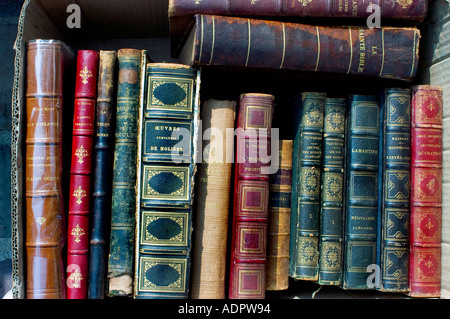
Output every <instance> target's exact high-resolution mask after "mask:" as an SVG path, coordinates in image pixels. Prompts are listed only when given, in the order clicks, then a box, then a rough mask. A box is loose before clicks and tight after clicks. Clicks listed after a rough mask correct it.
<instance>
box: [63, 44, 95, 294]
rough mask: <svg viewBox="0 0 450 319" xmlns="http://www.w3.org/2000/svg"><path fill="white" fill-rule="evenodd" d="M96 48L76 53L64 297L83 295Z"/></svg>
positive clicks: (87, 232) (89, 207) (89, 203)
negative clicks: (65, 294) (65, 291)
mask: <svg viewBox="0 0 450 319" xmlns="http://www.w3.org/2000/svg"><path fill="white" fill-rule="evenodd" d="M97 74H98V52H97V51H92V50H80V51H78V54H77V68H76V74H75V76H76V81H75V99H74V114H73V129H72V158H71V162H70V184H69V185H70V187H69V189H70V191H69V214H68V219H69V220H68V226H67V227H68V229H67V232H68V233H67V280H66V286H67V287H66V288H67V299H86V298H87V282H88V260H89V255H88V251H89V227H90V226H89V219H90V211H91V206H90V205H91V173H92V158H93V156H92V153H93V147H92V144H93V140H94V125H95V104H96V98H97Z"/></svg>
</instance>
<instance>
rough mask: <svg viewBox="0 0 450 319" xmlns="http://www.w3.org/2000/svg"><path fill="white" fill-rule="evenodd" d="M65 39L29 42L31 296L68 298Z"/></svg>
mask: <svg viewBox="0 0 450 319" xmlns="http://www.w3.org/2000/svg"><path fill="white" fill-rule="evenodd" d="M67 58H68V53H67V54H66V52H65V49H64V45H63V43H62V42H59V41H51V40H35V41H30V42H29V43H28V44H27V55H26V59H27V69H26V81H27V87H26V110H27V111H26V157H25V198H26V217H25V218H26V229H25V234H26V238H25V240H26V243H25V246H26V267H27V270H26V273H27V278H26V298H28V299H61V298H64V297H65V289H64V269H63V256H62V254H63V252H62V249H63V246H64V244H65V241H66V238H67V236H66V226H65V222H66V221H65V213H64V200H63V191H62V161H63V158H62V124H63V123H62V118H63V117H62V112H63V107H64V106H65V105H64V103H63V83H64V81H63V74H64V64H65V62H66V59H67Z"/></svg>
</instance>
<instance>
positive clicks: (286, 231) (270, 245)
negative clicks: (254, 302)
mask: <svg viewBox="0 0 450 319" xmlns="http://www.w3.org/2000/svg"><path fill="white" fill-rule="evenodd" d="M279 145H280V153H279V158H280V159H279V163H280V167H279V169H278V172H277V173H275V174H273V175H271V176H270V178H269V184H270V192H269V223H268V225H269V226H268V227H269V228H268V229H269V232H268V235H267V236H268V239H267V266H266V267H267V268H266V290H285V289H288V287H289V235H290V221H291V190H292V150H293V141H292V140H281V141H280V144H279Z"/></svg>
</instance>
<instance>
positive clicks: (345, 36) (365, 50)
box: [180, 15, 420, 80]
mask: <svg viewBox="0 0 450 319" xmlns="http://www.w3.org/2000/svg"><path fill="white" fill-rule="evenodd" d="M419 38H420V31H419V30H418V29H417V28H396V27H381V28H372V29H370V28H368V27H356V26H348V27H344V26H319V25H306V24H300V23H289V22H281V21H268V20H258V19H244V18H237V17H224V16H214V15H196V16H195V25H194V26H193V29H192V31H191V33H190V34H189V37H188V39H187V41H186V44H185V45H184V47H183V50H182V51H181V53H180V61H181V62H183V63H185V64H190V65H195V66H206V65H213V66H226V67H235V68H237V69H239V68H263V69H268V70H270V69H272V70H278V69H286V70H295V71H310V72H326V73H335V74H349V75H363V76H372V77H380V78H395V79H402V80H412V79H413V78H414V76H415V74H416V72H417V66H418V58H419V56H418V48H419ZM299 43H302V45H299Z"/></svg>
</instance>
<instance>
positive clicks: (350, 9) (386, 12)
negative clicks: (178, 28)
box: [169, 0, 428, 21]
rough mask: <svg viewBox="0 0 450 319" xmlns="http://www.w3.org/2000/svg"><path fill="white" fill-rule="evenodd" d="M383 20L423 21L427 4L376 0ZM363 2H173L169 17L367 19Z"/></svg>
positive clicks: (215, 0) (366, 8)
mask: <svg viewBox="0 0 450 319" xmlns="http://www.w3.org/2000/svg"><path fill="white" fill-rule="evenodd" d="M371 3H373V4H374V5H377V6H379V8H380V14H381V17H382V18H395V19H407V20H409V19H413V20H418V21H421V20H423V19H424V18H425V16H426V13H427V7H428V3H427V1H425V0H419V1H409V2H408V1H403V2H401V1H389V0H375V1H373V2H371ZM368 6H369V4H368V3H367V2H365V1H364V0H355V1H352V2H350V1H348V0H344V1H339V0H327V1H312V0H302V1H294V0H276V1H274V0H257V1H245V0H212V1H211V0H209V1H201V0H200V1H190V0H170V1H169V13H170V16H180V15H194V14H197V13H202V14H217V15H233V16H244V15H245V16H280V15H281V16H292V17H294V16H300V17H348V18H365V17H368V16H369V15H370V14H371V13H372V12H373V10H368Z"/></svg>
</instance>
